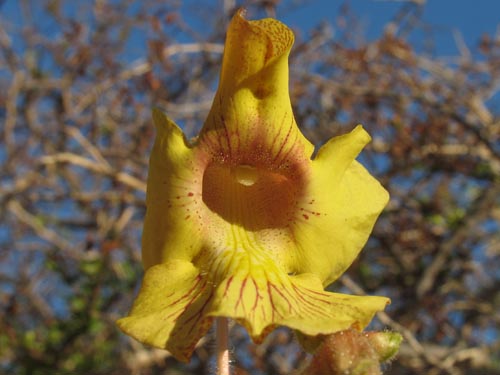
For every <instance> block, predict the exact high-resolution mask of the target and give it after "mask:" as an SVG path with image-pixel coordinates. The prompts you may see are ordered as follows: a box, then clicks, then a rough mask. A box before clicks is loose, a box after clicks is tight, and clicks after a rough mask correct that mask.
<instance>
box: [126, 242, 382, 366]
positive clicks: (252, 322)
mask: <svg viewBox="0 0 500 375" xmlns="http://www.w3.org/2000/svg"><path fill="white" fill-rule="evenodd" d="M211 267H213V269H212V271H213V272H208V273H207V272H206V271H204V270H201V269H198V268H197V267H196V266H194V265H193V264H192V263H190V262H186V261H179V260H175V261H169V262H167V263H163V264H160V265H157V266H153V267H151V268H150V269H149V270H148V271H147V272H146V275H145V277H144V282H143V285H142V288H141V291H140V293H139V296H138V297H137V299H136V301H135V303H134V306H133V308H132V311H131V312H130V314H129V316H128V317H126V318H123V319H120V320H119V321H118V326H119V327H120V328H121V329H122V330H123V331H124V332H125V333H127V334H128V335H130V336H132V337H134V338H136V339H137V340H139V341H141V342H143V343H146V344H149V345H151V346H154V347H158V348H163V349H167V350H169V351H170V352H171V353H172V354H173V355H174V356H175V357H176V358H178V359H179V360H182V361H188V360H189V358H190V356H191V353H192V351H193V350H194V347H195V345H196V343H197V342H198V340H199V339H200V338H201V337H202V336H203V335H205V333H206V332H207V330H208V329H209V327H210V325H211V323H212V320H213V318H214V317H218V316H221V317H229V318H232V319H234V320H236V321H237V322H238V323H240V324H241V325H243V326H244V327H245V328H246V329H247V331H248V333H249V335H250V336H251V337H252V339H253V340H254V341H255V342H256V343H259V342H261V341H262V339H263V338H264V337H265V336H266V335H267V334H268V333H269V332H270V331H271V330H272V329H273V328H275V327H276V326H287V327H290V328H292V329H294V330H297V331H299V332H301V333H302V334H304V335H307V336H316V335H326V334H331V333H334V332H338V331H341V330H344V329H348V328H353V327H354V328H356V329H363V328H364V327H365V326H366V325H368V323H369V322H370V320H371V319H372V318H373V315H374V314H375V313H376V312H377V311H381V310H383V309H384V308H385V306H386V305H387V304H388V303H389V300H388V299H387V298H385V297H375V296H370V297H365V296H362V297H361V296H352V295H344V294H338V293H330V292H326V291H324V290H323V287H322V283H321V281H320V280H319V278H318V277H316V276H315V275H313V274H303V275H297V276H289V275H287V274H285V273H284V272H283V271H281V270H280V269H279V268H277V267H276V266H275V264H274V262H272V261H271V260H270V259H267V258H266V257H261V258H260V259H254V258H253V257H252V256H249V254H248V253H246V252H243V251H242V252H238V253H236V254H234V253H233V254H231V253H230V252H226V253H222V254H221V255H220V258H219V259H218V260H215V261H214V262H213V263H212V264H211Z"/></svg>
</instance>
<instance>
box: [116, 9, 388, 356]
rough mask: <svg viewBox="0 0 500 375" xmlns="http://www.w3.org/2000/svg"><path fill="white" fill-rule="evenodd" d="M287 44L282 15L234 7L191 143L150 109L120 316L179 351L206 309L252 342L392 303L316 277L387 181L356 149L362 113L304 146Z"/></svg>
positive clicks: (356, 246) (376, 204)
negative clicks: (149, 137)
mask: <svg viewBox="0 0 500 375" xmlns="http://www.w3.org/2000/svg"><path fill="white" fill-rule="evenodd" d="M292 44H293V33H292V32H291V31H290V30H289V29H288V28H287V27H286V26H285V25H283V24H282V23H280V22H278V21H276V20H274V19H264V20H259V21H246V20H245V19H244V18H243V16H242V12H238V13H237V14H236V15H235V17H234V18H233V20H232V21H231V24H230V26H229V29H228V34H227V38H226V45H225V52H224V58H223V64H222V72H221V80H220V84H219V89H218V90H217V93H216V96H215V99H214V104H213V106H212V109H211V111H210V113H209V115H208V118H207V120H206V122H205V124H204V127H203V129H202V130H201V132H200V135H199V137H198V138H197V139H196V140H195V141H194V142H193V143H189V142H188V141H187V140H186V139H185V137H184V135H183V133H182V131H181V130H180V128H179V127H178V126H177V125H175V124H174V123H173V122H172V121H170V120H169V119H168V118H167V117H166V116H165V115H163V113H161V111H159V110H154V111H153V119H154V122H155V125H156V129H157V136H156V140H155V144H154V146H153V150H152V153H151V159H150V167H149V176H148V191H147V199H146V204H147V211H146V218H145V223H144V232H143V239H142V248H143V249H142V255H143V264H144V267H145V269H146V273H145V276H144V279H143V283H142V287H141V290H140V292H139V295H138V296H137V298H136V300H135V301H134V304H133V307H132V309H131V311H130V313H129V315H128V316H127V317H125V318H122V319H120V320H119V321H118V326H119V327H120V328H121V329H122V330H123V331H124V332H125V333H127V334H128V335H130V336H132V337H134V338H135V339H137V340H139V341H141V342H143V343H145V344H148V345H151V346H154V347H158V348H164V349H167V350H169V351H170V352H171V353H172V354H173V355H174V356H175V357H176V358H177V359H179V360H182V361H188V360H189V358H190V356H191V354H192V352H193V350H194V347H195V345H196V343H197V342H198V341H199V339H200V338H201V337H203V335H205V334H206V332H207V331H208V329H209V328H210V326H211V323H212V321H213V319H214V318H215V317H229V318H232V319H234V320H236V321H237V322H238V323H240V324H241V325H243V326H244V327H245V328H246V329H247V331H248V333H249V335H250V336H251V337H252V339H253V340H254V341H255V342H260V341H261V340H262V339H263V338H264V337H265V336H266V334H267V333H269V332H270V331H271V330H272V329H273V328H274V327H276V326H287V327H290V328H292V329H294V330H296V331H298V332H300V333H301V334H302V335H306V336H311V337H312V336H316V335H326V334H331V333H334V332H338V331H341V330H345V329H348V328H356V329H363V328H364V327H366V326H367V325H368V324H369V322H370V321H371V319H372V318H373V316H374V314H375V313H376V312H377V311H380V310H383V309H384V307H385V306H386V305H387V303H389V300H388V299H387V298H385V297H376V296H371V297H368V296H352V295H344V294H338V293H331V292H327V291H325V290H324V287H325V286H326V285H328V284H330V283H331V282H333V281H335V280H336V279H337V278H338V277H339V276H340V275H341V274H342V273H343V272H344V271H345V270H346V269H347V268H348V267H349V265H350V264H351V263H352V262H353V261H354V259H355V258H356V257H357V255H358V253H359V251H360V250H361V248H362V247H363V246H364V244H365V243H366V241H367V239H368V236H369V234H370V232H371V230H372V228H373V225H374V223H375V221H376V219H377V217H378V215H379V214H380V212H381V211H382V209H383V208H384V206H385V205H386V203H387V201H388V194H387V192H386V191H385V190H384V188H383V187H382V186H381V185H380V184H379V183H378V182H377V181H376V180H375V179H374V178H373V177H372V176H371V175H370V174H369V173H368V172H367V171H366V169H365V168H364V167H363V166H362V165H361V164H359V163H358V162H357V161H355V158H356V157H357V155H358V153H359V152H360V151H361V150H362V148H363V147H364V146H365V145H366V144H367V143H368V142H369V141H370V136H369V135H368V134H367V133H366V132H365V131H364V129H363V128H362V127H361V126H358V127H356V128H355V129H354V130H353V131H352V132H351V133H349V134H346V135H343V136H340V137H335V138H333V139H331V140H330V141H329V142H327V143H326V144H325V145H324V146H323V147H321V149H320V150H319V151H318V154H317V156H316V157H315V159H314V160H311V155H312V152H313V146H312V145H311V144H310V143H309V141H307V139H306V138H305V137H304V136H303V135H302V133H301V132H300V131H299V129H298V127H297V125H296V123H295V119H294V117H293V113H292V109H291V104H290V99H289V95H288V54H289V51H290V49H291V46H292Z"/></svg>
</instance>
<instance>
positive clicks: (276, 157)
mask: <svg viewBox="0 0 500 375" xmlns="http://www.w3.org/2000/svg"><path fill="white" fill-rule="evenodd" d="M283 122H285V119H283ZM292 128H293V116H292V122H291V124H290V127H289V128H288V132H287V133H286V136H285V139H284V140H283V142H281V146H280V148H279V150H278V152H277V153H276V155H275V157H274V159H273V161H274V162H276V161H278V156H279V155H280V154H281V152H282V151H283V147H285V144H287V143H288V138H289V137H290V133H291V132H292ZM278 135H279V133H278ZM278 135H277V136H276V137H278ZM287 155H288V153H287ZM284 159H285V158H282V160H284Z"/></svg>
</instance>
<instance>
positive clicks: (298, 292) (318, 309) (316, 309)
mask: <svg viewBox="0 0 500 375" xmlns="http://www.w3.org/2000/svg"><path fill="white" fill-rule="evenodd" d="M292 287H293V289H294V292H295V294H296V298H297V299H299V300H300V301H302V302H303V303H304V305H303V307H304V308H307V310H309V311H311V313H316V314H318V315H325V313H324V311H323V310H322V309H321V307H319V306H318V305H316V304H314V303H313V302H311V301H309V300H308V299H307V298H305V296H304V293H303V292H302V291H301V290H300V289H299V288H298V287H297V286H295V285H293V284H292ZM323 302H324V301H323ZM327 304H328V305H331V303H330V302H328V303H327ZM307 305H308V306H307Z"/></svg>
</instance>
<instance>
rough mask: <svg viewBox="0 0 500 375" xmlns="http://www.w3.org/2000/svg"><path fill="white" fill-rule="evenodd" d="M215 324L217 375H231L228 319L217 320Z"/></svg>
mask: <svg viewBox="0 0 500 375" xmlns="http://www.w3.org/2000/svg"><path fill="white" fill-rule="evenodd" d="M215 324H216V327H215V329H216V331H215V337H216V339H215V345H216V351H217V375H229V345H228V344H229V334H228V322H227V318H217V319H216V323H215Z"/></svg>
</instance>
